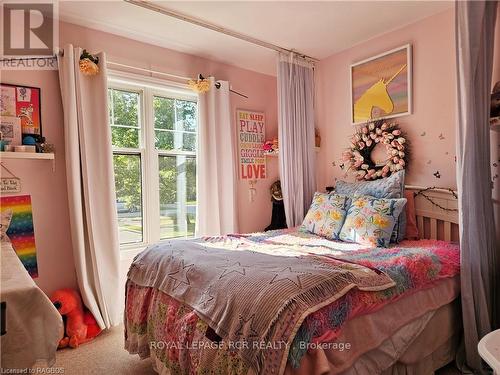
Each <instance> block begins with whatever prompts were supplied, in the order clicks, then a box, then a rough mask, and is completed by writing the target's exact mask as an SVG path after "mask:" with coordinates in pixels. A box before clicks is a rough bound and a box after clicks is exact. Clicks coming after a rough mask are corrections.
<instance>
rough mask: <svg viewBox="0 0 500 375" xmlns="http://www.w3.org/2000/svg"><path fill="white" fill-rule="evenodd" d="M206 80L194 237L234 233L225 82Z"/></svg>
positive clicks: (232, 161)
mask: <svg viewBox="0 0 500 375" xmlns="http://www.w3.org/2000/svg"><path fill="white" fill-rule="evenodd" d="M209 80H210V91H208V92H206V93H204V94H200V95H199V100H198V108H199V109H198V119H199V120H198V124H199V131H198V134H199V136H198V159H197V170H198V174H197V175H198V188H197V193H198V194H197V195H198V198H197V202H198V207H197V215H196V216H197V217H196V218H197V223H196V235H197V236H215V235H221V234H227V233H236V232H237V231H238V217H237V211H236V182H237V172H236V160H237V155H236V147H235V143H236V142H235V139H236V137H235V131H234V127H233V126H232V125H231V124H232V122H231V104H230V99H229V82H225V81H217V82H218V83H219V84H220V87H219V88H216V87H215V81H214V78H213V77H210V78H209Z"/></svg>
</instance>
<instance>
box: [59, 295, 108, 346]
mask: <svg viewBox="0 0 500 375" xmlns="http://www.w3.org/2000/svg"><path fill="white" fill-rule="evenodd" d="M50 300H51V301H52V303H53V304H54V306H55V308H56V309H57V311H59V313H60V314H61V315H62V316H63V318H65V322H66V326H65V330H64V331H65V332H64V337H63V338H62V339H61V341H59V349H61V348H65V347H67V346H70V347H71V348H76V347H78V345H80V344H82V343H84V342H87V341H90V340H92V339H93V338H94V337H96V336H97V335H98V334H99V333H101V329H100V328H99V326H98V325H97V322H96V320H95V318H94V316H93V315H92V313H91V312H90V311H88V310H87V309H84V307H83V305H82V299H81V298H80V294H79V293H78V292H77V291H76V290H74V289H60V290H56V291H55V292H54V293H52V295H51V297H50Z"/></svg>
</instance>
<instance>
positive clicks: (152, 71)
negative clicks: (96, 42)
mask: <svg viewBox="0 0 500 375" xmlns="http://www.w3.org/2000/svg"><path fill="white" fill-rule="evenodd" d="M58 54H60V55H63V51H62V50H60V51H59V53H58ZM55 58H57V55H53V56H37V57H13V58H3V59H0V62H1V61H12V60H39V59H55ZM110 64H111V65H115V66H121V67H122V68H127V69H134V70H139V71H141V72H146V73H151V74H158V75H163V76H166V77H171V78H175V79H179V80H181V81H189V80H191V79H192V78H191V77H183V76H178V75H176V74H170V73H165V72H160V71H158V70H153V69H146V68H139V67H138V66H132V65H127V64H121V63H117V62H114V61H109V60H108V61H107V65H110ZM215 87H216V88H217V89H218V88H220V85H217V84H216V85H215ZM229 91H230V92H232V93H233V94H236V95H239V96H241V97H243V98H245V99H248V96H247V95H245V94H242V93H241V92H238V91H236V90H233V89H231V88H230V89H229Z"/></svg>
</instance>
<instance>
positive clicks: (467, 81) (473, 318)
mask: <svg viewBox="0 0 500 375" xmlns="http://www.w3.org/2000/svg"><path fill="white" fill-rule="evenodd" d="M455 4H456V5H455V6H456V9H455V15H456V48H457V51H456V53H457V83H458V128H457V185H458V191H459V206H460V215H459V224H460V251H461V269H460V273H461V277H460V278H461V284H462V293H461V295H462V313H463V322H464V340H465V352H466V353H465V354H466V360H467V365H468V366H469V367H471V368H472V369H473V370H474V371H475V372H482V364H481V358H480V357H479V354H478V351H477V343H478V341H479V340H480V339H481V338H482V337H483V336H484V335H485V334H487V333H488V332H490V331H491V330H492V329H495V325H498V323H499V322H498V321H497V322H496V323H495V317H497V319H498V314H499V313H500V311H498V310H497V308H498V299H499V298H500V289H499V284H498V282H499V274H498V270H499V269H500V243H499V242H498V239H496V238H495V237H496V235H495V220H494V217H493V201H492V197H491V194H492V191H491V169H490V165H491V161H490V129H489V122H488V120H489V111H490V110H489V108H490V88H491V75H492V66H493V48H494V45H495V44H494V43H495V41H494V38H495V20H496V14H497V2H496V1H491V2H490V1H486V2H485V1H471V2H469V1H463V2H462V1H457V2H456V3H455ZM497 43H498V42H497ZM497 328H498V327H497Z"/></svg>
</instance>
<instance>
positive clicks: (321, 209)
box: [301, 193, 350, 240]
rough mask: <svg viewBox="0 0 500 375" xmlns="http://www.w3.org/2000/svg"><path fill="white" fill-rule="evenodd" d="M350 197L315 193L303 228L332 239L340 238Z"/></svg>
mask: <svg viewBox="0 0 500 375" xmlns="http://www.w3.org/2000/svg"><path fill="white" fill-rule="evenodd" d="M349 203H350V200H349V197H348V196H346V195H340V194H327V193H315V194H314V198H313V201H312V204H311V207H310V208H309V211H308V212H307V215H306V217H305V218H304V221H303V222H302V226H301V229H305V230H307V231H308V232H311V233H314V234H317V235H318V236H322V237H326V238H329V239H332V240H337V239H338V238H339V233H340V230H341V229H342V224H344V220H345V217H346V214H347V210H348V208H349Z"/></svg>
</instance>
